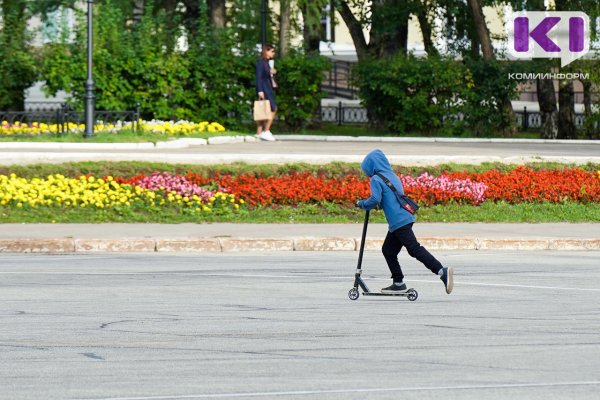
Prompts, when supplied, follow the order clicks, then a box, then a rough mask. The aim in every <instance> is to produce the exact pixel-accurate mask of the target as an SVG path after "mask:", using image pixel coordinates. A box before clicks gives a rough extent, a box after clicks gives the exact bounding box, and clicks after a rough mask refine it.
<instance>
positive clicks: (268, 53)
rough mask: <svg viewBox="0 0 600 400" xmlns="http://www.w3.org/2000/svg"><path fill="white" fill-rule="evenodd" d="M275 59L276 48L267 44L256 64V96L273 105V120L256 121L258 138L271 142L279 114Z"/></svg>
mask: <svg viewBox="0 0 600 400" xmlns="http://www.w3.org/2000/svg"><path fill="white" fill-rule="evenodd" d="M274 57H275V47H273V46H272V45H270V44H266V45H264V46H263V48H262V51H261V53H260V59H259V60H258V62H257V63H256V94H257V96H258V99H259V100H269V103H271V119H267V120H264V121H256V123H257V127H256V137H258V138H259V139H261V140H267V141H269V142H272V141H274V140H275V138H274V137H273V134H272V133H271V124H272V123H273V120H274V119H275V114H276V112H277V103H276V102H275V89H276V88H277V83H276V82H275V78H274V75H275V74H276V73H277V70H276V69H275V68H274V67H273V66H274V64H273V61H272V60H273V58H274Z"/></svg>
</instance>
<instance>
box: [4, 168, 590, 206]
mask: <svg viewBox="0 0 600 400" xmlns="http://www.w3.org/2000/svg"><path fill="white" fill-rule="evenodd" d="M400 179H401V180H402V182H403V185H404V188H405V191H406V193H407V194H408V195H410V196H411V197H413V198H414V199H415V200H417V201H419V202H420V203H421V204H423V205H437V204H442V205H443V204H449V203H458V204H469V205H474V206H477V205H480V204H482V203H483V202H485V201H489V202H499V201H504V202H508V203H521V202H526V203H560V202H577V203H584V204H586V203H592V202H593V203H600V171H597V172H593V173H592V172H587V171H584V170H581V169H578V168H565V169H560V170H545V171H535V170H532V169H531V168H528V167H517V168H515V169H514V170H511V171H509V172H499V171H497V170H490V171H486V172H483V173H444V174H441V175H439V176H432V175H430V174H428V173H423V174H421V175H419V176H416V177H411V176H400ZM369 194H370V188H369V179H368V178H366V177H364V176H362V175H361V176H359V175H355V174H351V173H350V174H345V175H343V176H339V177H326V176H324V175H322V174H321V175H313V174H310V173H308V172H296V173H290V174H284V175H279V176H255V175H252V174H249V173H243V174H239V175H231V174H224V173H221V172H215V173H212V174H211V175H203V174H197V173H194V172H188V173H187V174H186V175H177V174H170V173H167V172H154V173H152V174H150V175H145V174H139V175H135V176H132V177H114V178H113V177H112V176H106V177H103V178H101V179H99V178H96V177H94V176H91V175H86V176H79V177H75V178H68V177H65V176H62V175H58V174H57V175H50V176H48V177H46V178H33V179H24V178H20V177H17V176H16V175H15V174H11V175H10V176H5V175H0V206H16V207H18V208H22V207H37V206H53V207H95V208H98V209H101V208H114V207H132V206H140V207H146V208H148V207H149V208H160V207H169V206H176V207H180V208H181V209H182V210H184V211H186V212H188V211H190V212H197V213H203V212H212V211H213V210H217V211H223V212H229V211H233V210H237V209H239V208H240V206H243V205H244V204H246V203H248V204H250V205H251V206H273V205H290V206H294V205H301V204H322V203H324V202H331V203H337V204H342V205H347V206H352V204H353V203H354V201H355V200H357V199H361V198H363V199H364V198H366V197H368V196H369Z"/></svg>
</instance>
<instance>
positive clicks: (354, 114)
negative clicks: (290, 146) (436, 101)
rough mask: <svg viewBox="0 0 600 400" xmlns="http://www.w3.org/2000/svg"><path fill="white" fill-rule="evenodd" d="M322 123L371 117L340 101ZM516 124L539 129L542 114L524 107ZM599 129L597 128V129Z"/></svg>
mask: <svg viewBox="0 0 600 400" xmlns="http://www.w3.org/2000/svg"><path fill="white" fill-rule="evenodd" d="M319 117H320V121H321V122H333V123H336V124H337V125H343V124H367V123H368V122H369V117H368V115H367V109H366V108H364V107H362V106H357V105H348V104H345V103H344V102H342V101H340V102H338V104H337V105H336V106H322V107H321V110H320V113H319V114H318V116H317V118H319ZM515 118H516V121H515V122H516V124H517V126H518V127H520V128H521V129H523V130H524V131H526V130H528V129H538V128H540V127H541V126H542V114H541V113H540V112H539V111H529V110H527V107H523V110H522V111H519V110H515ZM463 119H464V116H463V115H455V116H447V117H445V119H444V120H445V121H450V120H451V121H456V120H460V121H462V120H463ZM584 126H585V115H584V114H581V113H576V114H575V127H576V128H577V129H583V128H584ZM597 128H598V127H596V129H597Z"/></svg>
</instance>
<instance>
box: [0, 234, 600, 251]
mask: <svg viewBox="0 0 600 400" xmlns="http://www.w3.org/2000/svg"><path fill="white" fill-rule="evenodd" d="M419 241H420V243H421V244H422V245H423V246H425V247H427V248H428V249H431V250H510V251H540V250H559V251H600V238H597V239H542V238H540V239H531V238H528V239H522V238H521V239H519V238H510V239H508V238H507V239H482V238H454V237H445V238H444V237H438V238H431V237H425V238H419ZM382 244H383V238H372V239H368V240H367V242H366V244H365V250H366V251H380V250H381V246H382ZM359 248H360V239H359V238H340V237H298V238H241V237H240V238H235V237H228V238H190V239H169V238H143V239H140V238H122V239H77V238H60V239H0V253H95V252H123V253H141V252H144V253H149V252H161V253H165V252H197V253H206V252H214V253H221V252H223V253H225V252H275V251H278V252H281V251H358V249H359Z"/></svg>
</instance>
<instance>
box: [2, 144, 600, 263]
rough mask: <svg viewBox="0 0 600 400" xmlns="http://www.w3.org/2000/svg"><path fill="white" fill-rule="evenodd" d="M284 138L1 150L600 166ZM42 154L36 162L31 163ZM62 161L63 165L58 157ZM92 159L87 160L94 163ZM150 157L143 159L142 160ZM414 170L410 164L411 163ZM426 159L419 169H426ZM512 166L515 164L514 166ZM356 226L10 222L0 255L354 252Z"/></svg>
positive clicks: (26, 154) (376, 244)
mask: <svg viewBox="0 0 600 400" xmlns="http://www.w3.org/2000/svg"><path fill="white" fill-rule="evenodd" d="M303 138H304V139H306V140H303V141H299V139H300V137H298V136H280V137H279V139H284V140H279V141H278V142H275V143H264V142H260V143H258V142H254V140H253V138H244V137H242V138H241V139H240V138H237V139H236V138H233V139H228V140H224V142H225V143H220V142H213V143H211V144H219V145H211V144H209V145H203V144H198V141H194V140H192V141H190V140H183V141H180V142H178V143H171V144H164V145H159V146H155V145H153V144H98V145H94V144H91V143H80V144H59V143H56V144H52V145H48V144H40V143H6V142H4V143H2V142H0V157H1V158H0V163H3V164H10V163H11V162H9V161H10V160H12V161H15V160H16V161H17V162H19V163H29V162H33V161H34V160H35V161H37V162H39V161H53V162H59V161H61V162H62V161H75V160H79V159H88V160H89V159H96V158H95V155H98V156H99V158H100V159H105V160H115V159H140V158H139V156H140V155H141V156H145V155H146V156H148V158H149V159H152V160H154V161H168V162H179V163H187V162H194V160H195V161H196V162H198V163H219V162H233V161H247V162H272V163H280V162H291V161H314V162H330V161H352V162H358V161H360V160H362V157H364V154H365V153H366V152H368V151H369V150H370V149H372V148H375V147H379V148H382V149H384V151H386V153H388V154H389V155H390V159H391V160H392V162H393V163H402V164H411V161H410V160H413V161H414V162H415V163H416V164H417V165H420V164H428V163H434V164H435V163H441V162H450V161H453V162H473V163H478V162H485V161H499V160H500V161H504V162H524V161H525V160H538V161H539V160H540V159H545V160H555V161H564V162H596V163H600V141H589V142H588V141H569V142H548V141H542V140H537V141H536V140H525V141H516V140H502V139H499V140H490V139H483V140H472V139H471V140H460V139H434V138H424V139H420V138H419V139H416V138H412V139H411V138H345V139H344V138H339V137H335V138H334V137H303ZM32 154H33V155H34V156H31V155H32ZM54 156H56V157H54ZM86 157H88V158H86ZM142 158H144V157H142ZM407 159H408V160H409V162H406V160H407ZM419 160H420V161H419ZM511 160H512V161H511ZM361 222H362V221H358V223H357V224H178V225H165V224H4V225H2V228H3V229H2V230H0V252H92V251H122V252H154V251H158V252H163V251H172V252H176V251H183V252H185V251H192V252H196V251H208V252H229V251H304V250H306V251H318V250H347V251H356V250H357V249H358V248H359V246H360V235H361V230H362V224H361ZM415 232H416V234H417V236H418V237H419V238H420V240H421V243H422V244H423V245H425V246H426V247H428V248H431V249H457V250H463V249H472V250H479V249H482V250H483V249H498V250H502V249H506V250H581V251H589V250H600V224H594V223H589V224H566V223H565V224H560V223H558V224H461V223H458V224H456V223H452V224H442V223H423V224H419V223H417V224H416V225H415ZM385 234H386V226H385V225H384V224H371V225H370V226H369V233H368V241H367V250H369V251H371V250H373V251H375V250H378V249H379V248H380V247H381V243H382V240H383V238H384V237H385Z"/></svg>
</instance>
